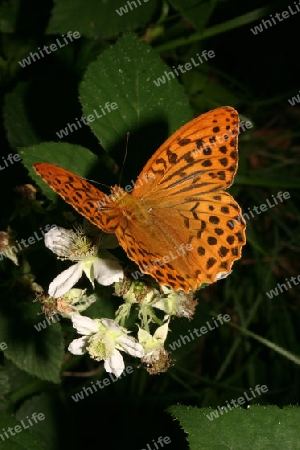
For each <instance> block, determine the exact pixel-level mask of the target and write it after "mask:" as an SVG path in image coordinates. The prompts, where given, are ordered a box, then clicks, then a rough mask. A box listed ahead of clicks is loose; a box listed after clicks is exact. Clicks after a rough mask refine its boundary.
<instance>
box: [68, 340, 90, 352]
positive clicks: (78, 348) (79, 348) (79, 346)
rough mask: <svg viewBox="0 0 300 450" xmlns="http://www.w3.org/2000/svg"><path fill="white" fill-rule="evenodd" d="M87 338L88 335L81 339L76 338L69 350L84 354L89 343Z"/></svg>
mask: <svg viewBox="0 0 300 450" xmlns="http://www.w3.org/2000/svg"><path fill="white" fill-rule="evenodd" d="M87 340H88V337H87V336H82V337H81V338H79V339H74V340H73V341H72V342H71V343H70V345H69V347H68V350H69V352H71V353H73V355H83V354H84V353H85V352H86V350H85V347H86V344H87Z"/></svg>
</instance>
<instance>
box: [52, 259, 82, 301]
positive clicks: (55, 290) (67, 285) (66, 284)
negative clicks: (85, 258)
mask: <svg viewBox="0 0 300 450" xmlns="http://www.w3.org/2000/svg"><path fill="white" fill-rule="evenodd" d="M81 275H82V265H81V263H80V262H79V263H76V264H74V265H73V266H71V267H69V268H68V269H66V270H64V271H63V272H62V273H60V274H59V275H58V276H57V277H56V278H54V280H53V281H52V283H50V285H49V289H48V294H49V295H50V297H53V298H58V297H61V296H62V295H64V294H65V293H66V292H68V291H69V290H70V289H71V288H72V287H73V286H74V284H76V283H77V281H78V280H79V279H80V278H81Z"/></svg>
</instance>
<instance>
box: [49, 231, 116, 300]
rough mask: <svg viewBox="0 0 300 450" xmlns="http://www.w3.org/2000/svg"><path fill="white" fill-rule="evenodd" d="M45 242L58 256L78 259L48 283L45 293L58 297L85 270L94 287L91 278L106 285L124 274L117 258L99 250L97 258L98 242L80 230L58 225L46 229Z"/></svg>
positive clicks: (69, 287) (73, 259) (68, 288)
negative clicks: (94, 241) (96, 243)
mask: <svg viewBox="0 0 300 450" xmlns="http://www.w3.org/2000/svg"><path fill="white" fill-rule="evenodd" d="M45 245H46V246H47V247H48V248H49V249H50V250H52V251H53V252H54V253H56V254H57V255H58V256H59V257H61V258H64V259H70V260H72V261H78V262H77V263H76V264H74V265H73V266H71V267H69V268H68V269H66V270H64V271H63V272H62V273H60V274H59V275H58V276H57V277H56V278H55V279H54V280H53V281H52V283H50V286H49V290H48V293H49V295H50V296H51V297H54V298H58V297H61V296H62V295H64V294H65V293H66V292H68V291H69V290H70V289H71V288H72V287H73V286H74V285H75V284H76V283H77V281H78V280H79V279H80V278H81V276H82V274H83V273H85V274H86V276H87V278H88V279H89V280H90V282H91V283H92V285H93V287H94V281H95V280H97V281H98V283H99V284H102V285H103V286H108V285H110V284H112V283H114V282H116V281H119V280H120V278H123V276H124V274H123V270H122V267H121V265H120V264H119V262H118V260H117V259H116V258H114V257H113V256H112V255H111V254H110V253H108V252H107V251H105V250H102V255H103V257H102V258H99V257H98V256H96V255H97V253H98V250H99V248H98V246H97V245H93V244H92V242H91V241H90V240H89V238H88V237H86V236H85V235H83V233H82V231H81V230H77V232H74V231H72V230H66V229H64V228H61V227H56V228H53V229H51V230H49V231H48V232H47V233H46V234H45Z"/></svg>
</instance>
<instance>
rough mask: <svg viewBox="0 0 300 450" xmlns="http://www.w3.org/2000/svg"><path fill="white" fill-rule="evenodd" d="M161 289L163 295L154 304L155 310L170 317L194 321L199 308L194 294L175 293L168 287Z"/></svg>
mask: <svg viewBox="0 0 300 450" xmlns="http://www.w3.org/2000/svg"><path fill="white" fill-rule="evenodd" d="M160 288H161V290H162V292H163V294H162V295H160V296H159V297H158V299H157V301H155V302H153V303H152V306H153V308H158V309H160V310H162V311H164V312H165V313H166V314H168V315H175V316H177V317H186V318H187V319H192V317H193V315H194V312H195V308H196V306H197V300H196V299H194V295H193V293H192V292H189V293H188V294H185V293H184V292H183V291H173V289H171V288H169V287H168V286H161V287H160Z"/></svg>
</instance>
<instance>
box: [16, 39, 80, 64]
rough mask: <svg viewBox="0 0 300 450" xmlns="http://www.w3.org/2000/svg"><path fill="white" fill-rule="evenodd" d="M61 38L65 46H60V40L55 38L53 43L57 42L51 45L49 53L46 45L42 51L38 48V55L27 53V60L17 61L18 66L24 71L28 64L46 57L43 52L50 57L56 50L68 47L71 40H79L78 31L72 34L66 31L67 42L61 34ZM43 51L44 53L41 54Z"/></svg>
mask: <svg viewBox="0 0 300 450" xmlns="http://www.w3.org/2000/svg"><path fill="white" fill-rule="evenodd" d="M62 38H63V40H64V41H65V44H63V45H61V42H60V40H59V39H58V38H57V39H56V41H55V42H57V45H56V44H51V45H50V46H49V47H50V51H49V50H48V45H44V47H43V49H41V48H40V47H38V53H32V52H30V53H29V56H28V57H27V58H24V59H22V61H19V64H20V66H21V67H22V68H23V69H24V67H26V66H30V64H31V63H32V62H35V61H36V58H37V60H39V59H41V58H44V57H45V56H46V55H44V52H45V53H46V54H47V55H50V54H51V53H52V52H56V50H58V48H62V47H65V46H66V45H68V44H69V43H70V42H73V38H74V39H79V38H80V34H79V32H78V31H74V33H73V32H72V31H68V33H67V38H68V39H69V41H70V42H69V41H68V40H67V38H66V37H65V36H64V35H63V34H62ZM43 51H44V52H43Z"/></svg>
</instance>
